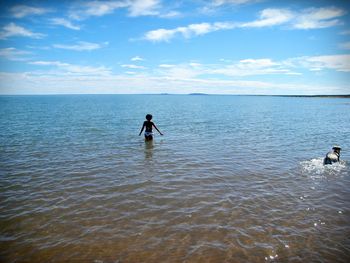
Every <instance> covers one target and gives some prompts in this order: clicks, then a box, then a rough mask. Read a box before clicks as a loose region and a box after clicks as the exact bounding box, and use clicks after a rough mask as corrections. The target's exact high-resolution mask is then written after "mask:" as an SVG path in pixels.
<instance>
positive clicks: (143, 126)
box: [139, 123, 145, 136]
mask: <svg viewBox="0 0 350 263" xmlns="http://www.w3.org/2000/svg"><path fill="white" fill-rule="evenodd" d="M144 128H145V123H143V125H142V128H141V131H140V134H139V136H140V135H141V133H142V132H143V129H144Z"/></svg>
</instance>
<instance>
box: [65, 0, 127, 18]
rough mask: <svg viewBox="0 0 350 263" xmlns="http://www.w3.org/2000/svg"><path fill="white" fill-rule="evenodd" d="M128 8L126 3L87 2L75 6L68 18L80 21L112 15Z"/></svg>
mask: <svg viewBox="0 0 350 263" xmlns="http://www.w3.org/2000/svg"><path fill="white" fill-rule="evenodd" d="M127 6H128V3H127V2H126V1H87V2H80V3H79V5H78V4H76V5H75V6H74V7H73V8H72V9H71V10H70V14H69V16H70V17H71V18H72V19H77V20H82V19H86V18H89V17H91V16H104V15H108V14H112V13H113V12H114V11H115V10H116V9H119V8H125V7H127Z"/></svg>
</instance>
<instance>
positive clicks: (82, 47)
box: [53, 41, 108, 51]
mask: <svg viewBox="0 0 350 263" xmlns="http://www.w3.org/2000/svg"><path fill="white" fill-rule="evenodd" d="M107 44H108V43H107V42H106V43H104V44H97V43H90V42H85V41H79V42H78V43H77V44H75V45H63V44H54V45H53V47H54V48H60V49H67V50H74V51H92V50H96V49H100V48H102V47H104V46H105V45H107Z"/></svg>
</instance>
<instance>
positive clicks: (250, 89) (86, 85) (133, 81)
mask: <svg viewBox="0 0 350 263" xmlns="http://www.w3.org/2000/svg"><path fill="white" fill-rule="evenodd" d="M129 73H131V75H129V74H125V75H112V74H110V75H104V76H103V75H93V74H86V75H83V76H79V77H76V76H75V75H53V74H50V73H48V74H45V72H24V73H6V72H0V93H1V94H72V93H73V94H78V93H82V94H84V93H85V94H104V93H106V94H112V93H115V94H118V93H119V94H123V93H124V94H125V93H128V94H132V93H136V94H137V93H161V92H168V93H192V92H204V93H210V94H347V93H348V92H349V90H348V87H347V86H343V85H341V84H338V85H337V84H334V85H333V86H327V85H320V84H319V83H315V82H314V83H307V84H305V83H303V84H301V83H297V82H288V83H283V82H272V81H252V80H220V79H203V78H181V79H179V78H171V77H169V76H152V75H147V74H135V73H134V72H129ZM42 83H45V85H42ZM101 84H103V85H101Z"/></svg>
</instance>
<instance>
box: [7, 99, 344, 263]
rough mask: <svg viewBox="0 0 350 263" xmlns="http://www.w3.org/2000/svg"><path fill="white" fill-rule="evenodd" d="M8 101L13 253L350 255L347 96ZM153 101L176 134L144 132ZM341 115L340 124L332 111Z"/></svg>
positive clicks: (229, 257)
mask: <svg viewBox="0 0 350 263" xmlns="http://www.w3.org/2000/svg"><path fill="white" fill-rule="evenodd" d="M142 105H144V106H142ZM149 105H152V108H151V109H150V108H149V107H150V106H149ZM0 106H1V111H0V147H1V148H0V262H123V263H125V262H131V263H133V262H146V263H147V262H152V263H153V262H200V263H202V262H253V263H255V262H256V263H258V262H329V263H333V262H344V263H345V262H350V258H349V257H350V256H349V255H350V243H349V236H350V227H349V222H350V210H349V208H350V195H349V189H350V176H349V173H350V169H349V165H348V162H349V159H350V154H349V153H350V151H348V150H347V149H350V137H349V136H348V135H349V134H348V131H349V130H350V127H349V125H350V111H349V110H348V104H346V103H344V100H341V99H305V98H278V97H244V96H149V95H148V96H141V95H140V96H52V97H51V96H43V97H41V96H29V97H13V98H12V97H11V98H7V97H6V98H4V97H0ZM146 112H151V113H153V116H154V119H155V122H156V123H157V126H158V127H159V128H160V130H162V131H164V132H165V134H166V135H165V136H164V137H160V136H157V137H155V139H154V141H149V142H144V138H143V137H142V136H141V137H140V136H138V131H139V130H138V129H139V125H140V123H142V121H143V118H144V114H145V113H146ZM179 113H180V114H179ZM334 116H341V118H339V119H337V124H338V129H337V132H336V133H334V132H333V130H332V129H333V126H332V125H327V123H326V124H325V121H324V120H325V119H326V120H331V119H332V118H333V117H334ZM179 124H181V125H179ZM339 142H340V143H339ZM335 143H338V144H341V146H342V148H343V149H344V150H343V151H342V155H341V159H342V160H343V161H342V162H340V163H339V164H335V165H331V166H327V167H325V166H323V165H322V160H323V158H318V156H322V155H323V154H324V153H326V152H327V150H328V149H329V147H331V146H332V145H333V144H335ZM305 160H306V161H305Z"/></svg>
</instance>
